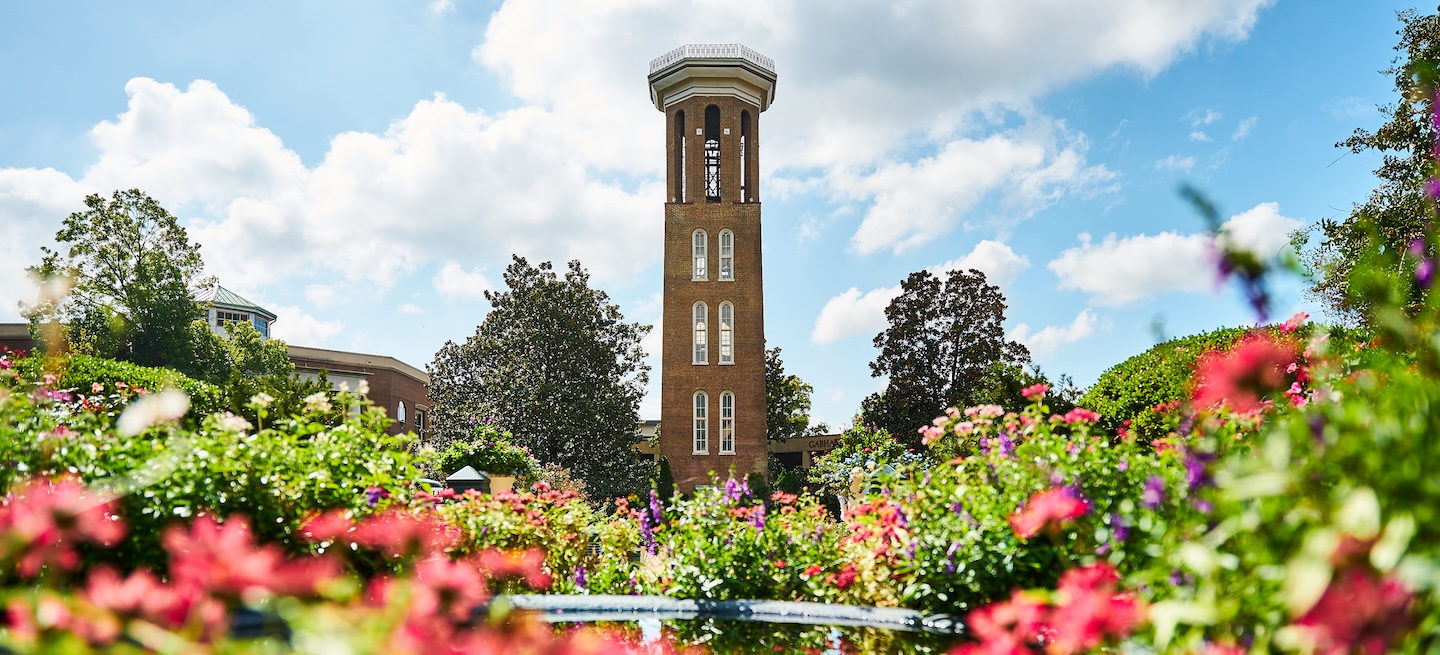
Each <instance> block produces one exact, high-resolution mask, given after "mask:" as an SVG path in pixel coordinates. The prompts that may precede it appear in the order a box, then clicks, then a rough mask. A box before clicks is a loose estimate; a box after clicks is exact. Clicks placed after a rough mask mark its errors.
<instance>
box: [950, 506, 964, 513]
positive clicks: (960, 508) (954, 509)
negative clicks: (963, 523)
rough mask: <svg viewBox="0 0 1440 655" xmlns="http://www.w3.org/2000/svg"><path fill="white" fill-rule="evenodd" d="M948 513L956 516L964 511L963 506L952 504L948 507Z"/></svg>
mask: <svg viewBox="0 0 1440 655" xmlns="http://www.w3.org/2000/svg"><path fill="white" fill-rule="evenodd" d="M950 511H951V512H952V513H954V514H956V515H959V514H960V513H961V512H963V511H965V506H964V505H961V504H960V503H953V504H951V505H950Z"/></svg>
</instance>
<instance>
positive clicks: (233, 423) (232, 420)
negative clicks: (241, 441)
mask: <svg viewBox="0 0 1440 655" xmlns="http://www.w3.org/2000/svg"><path fill="white" fill-rule="evenodd" d="M216 416H217V417H218V418H217V420H216V421H215V424H216V425H217V426H218V427H219V428H220V429H221V430H224V431H226V432H244V431H246V430H249V429H250V428H251V425H250V422H249V421H247V420H245V419H243V418H241V417H239V416H236V415H234V414H231V413H230V412H225V413H224V414H217V415H216Z"/></svg>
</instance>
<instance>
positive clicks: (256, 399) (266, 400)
mask: <svg viewBox="0 0 1440 655" xmlns="http://www.w3.org/2000/svg"><path fill="white" fill-rule="evenodd" d="M273 402H275V397H274V396H272V395H270V394H268V393H265V392H264V391H261V392H260V393H257V394H255V395H253V396H250V403H251V404H254V405H258V406H260V407H269V406H270V403H273Z"/></svg>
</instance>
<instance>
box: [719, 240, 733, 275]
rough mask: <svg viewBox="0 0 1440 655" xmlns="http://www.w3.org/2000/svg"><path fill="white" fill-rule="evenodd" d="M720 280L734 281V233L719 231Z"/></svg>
mask: <svg viewBox="0 0 1440 655" xmlns="http://www.w3.org/2000/svg"><path fill="white" fill-rule="evenodd" d="M720 279H722V280H733V279H735V233H734V232H731V231H730V230H720Z"/></svg>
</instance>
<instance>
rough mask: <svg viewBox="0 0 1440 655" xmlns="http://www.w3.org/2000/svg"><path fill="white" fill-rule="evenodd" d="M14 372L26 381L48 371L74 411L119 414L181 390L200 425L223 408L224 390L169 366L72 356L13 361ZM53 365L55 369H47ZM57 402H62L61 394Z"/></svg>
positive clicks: (48, 384) (38, 378)
mask: <svg viewBox="0 0 1440 655" xmlns="http://www.w3.org/2000/svg"><path fill="white" fill-rule="evenodd" d="M10 359H11V361H13V363H14V372H15V374H16V375H18V376H20V377H21V378H23V379H26V380H35V381H39V380H42V379H44V378H45V375H46V374H47V373H49V374H51V375H52V376H53V378H52V380H51V381H50V382H48V383H46V385H45V386H47V387H48V388H50V389H54V390H55V391H57V392H60V393H62V394H63V395H65V396H69V399H68V405H69V408H70V409H71V410H80V409H84V410H87V411H92V412H97V413H101V414H106V415H109V416H111V417H112V418H113V417H118V416H119V415H120V410H122V409H124V407H125V405H126V404H128V403H129V402H130V400H132V399H133V398H134V397H135V395H136V394H137V393H144V392H146V391H159V390H160V389H178V390H180V391H182V392H184V393H185V395H186V396H187V397H188V398H190V406H191V408H192V409H193V413H192V414H191V416H192V417H193V418H194V420H195V422H196V423H198V422H199V419H201V418H203V417H205V416H208V415H209V414H211V413H213V412H217V411H220V410H221V409H222V408H223V404H224V398H223V395H222V393H221V391H220V388H219V387H216V386H215V385H212V384H209V383H206V382H202V381H200V380H196V379H193V378H190V377H188V376H186V375H185V374H184V373H181V372H179V371H173V370H170V369H167V368H158V367H151V366H141V365H139V364H132V363H130V362H122V361H117V360H113V359H105V358H103V357H95V356H93V355H70V356H68V357H65V358H55V359H49V360H47V359H46V358H44V357H40V356H32V357H14V356H13V355H12V356H11V357H10ZM47 362H48V363H50V364H51V368H50V369H49V370H47V369H46V364H47ZM54 399H55V400H60V398H59V397H58V396H57V397H56V398H54Z"/></svg>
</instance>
